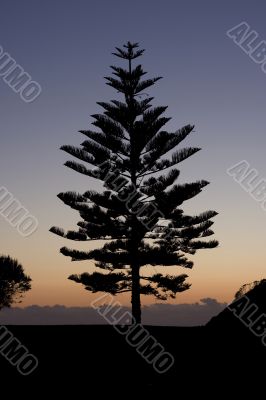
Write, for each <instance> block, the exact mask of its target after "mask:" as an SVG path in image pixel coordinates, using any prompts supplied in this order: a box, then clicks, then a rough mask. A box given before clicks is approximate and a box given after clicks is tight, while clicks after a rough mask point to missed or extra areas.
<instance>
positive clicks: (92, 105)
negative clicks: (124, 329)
mask: <svg viewBox="0 0 266 400" xmlns="http://www.w3.org/2000/svg"><path fill="white" fill-rule="evenodd" d="M265 13H266V4H265V3H264V2H262V1H259V0H255V1H240V0H237V1H224V2H221V1H214V0H209V1H207V0H201V1H196V0H193V1H192V0H182V1H181V0H178V1H174V0H173V1H170V0H165V1H163V2H154V1H140V0H134V1H127V0H123V1H122V0H113V1H112V2H109V1H106V0H105V1H104V0H100V1H89V0H87V1H85V0H84V1H82V0H77V1H70V0H68V1H63V0H57V1H52V0H46V1H41V0H34V1H33V0H25V1H23V2H21V1H19V0H2V1H1V24H0V46H1V47H2V48H3V49H4V51H5V52H8V53H9V54H10V56H11V57H13V59H15V61H16V63H17V64H19V65H21V66H22V67H23V68H24V70H25V71H26V72H27V73H28V74H29V75H30V76H31V77H32V79H33V80H34V81H36V82H38V83H39V84H40V85H41V87H42V92H41V94H40V96H39V97H38V98H37V99H36V100H35V101H34V102H32V103H25V102H23V101H22V99H21V98H20V96H19V94H17V93H15V92H14V91H13V90H12V89H11V88H10V87H9V86H8V85H7V84H6V83H5V82H4V81H3V79H2V78H1V76H0V101H1V118H0V132H1V157H0V171H1V179H0V187H1V186H4V187H6V188H7V189H8V190H9V191H10V192H11V193H12V194H13V196H14V197H15V198H17V199H18V200H19V201H20V202H21V203H22V205H23V206H24V207H25V208H27V209H28V210H29V212H30V213H31V214H32V215H34V216H35V217H36V218H37V220H38V222H39V225H38V229H37V231H36V232H35V233H33V234H32V235H31V236H29V237H27V238H25V237H22V236H20V234H19V233H18V232H17V230H16V229H14V228H13V227H12V226H10V224H9V223H8V222H7V221H6V220H5V219H4V218H3V217H2V216H1V215H0V234H1V249H0V253H2V254H5V255H8V254H9V255H10V256H12V257H14V258H17V259H18V260H19V261H20V263H21V264H22V265H23V266H24V268H25V271H26V272H27V273H28V274H29V275H30V276H31V278H32V280H33V284H32V290H31V291H30V292H29V293H28V294H26V296H25V299H24V300H23V302H22V304H21V305H22V306H27V305H31V304H37V305H54V304H62V305H67V306H89V305H90V302H91V300H92V299H93V298H95V295H94V296H92V295H91V294H89V293H88V292H86V291H85V290H84V289H83V287H82V286H81V285H78V284H75V283H74V282H71V281H69V280H67V277H68V276H69V275H70V274H72V273H81V272H85V271H89V267H90V266H92V265H93V264H92V263H90V262H89V263H88V262H75V263H73V262H71V261H70V259H68V258H67V257H64V256H63V255H61V254H60V253H59V249H60V247H62V246H69V247H73V248H77V249H86V248H87V249H90V248H92V246H95V242H93V244H90V243H89V244H87V243H85V244H84V243H82V242H80V243H76V242H71V241H68V240H67V239H63V238H60V237H57V236H55V235H53V234H51V233H49V228H50V227H51V226H53V225H56V226H60V227H62V228H65V229H73V228H75V223H76V222H77V221H78V220H79V218H78V213H77V212H75V211H74V210H71V209H70V208H69V207H67V206H65V205H64V204H63V203H62V202H61V201H60V200H59V199H58V198H57V197H56V195H57V194H58V193H59V192H62V191H68V190H75V191H78V192H84V191H86V190H88V189H90V188H93V187H95V181H94V180H93V179H90V178H87V177H85V176H83V175H80V174H78V173H76V172H74V171H72V170H70V169H68V168H66V167H64V166H63V164H64V162H65V161H66V160H68V159H71V157H70V156H69V157H68V156H67V155H66V154H65V153H63V152H62V151H60V150H59V147H60V146H61V145H63V144H72V145H76V146H78V145H79V144H80V143H81V141H82V140H83V139H82V136H81V135H80V134H78V130H80V129H89V127H90V123H91V122H92V118H91V117H90V115H91V114H95V113H97V112H99V111H100V110H101V109H100V107H99V106H98V105H97V104H96V102H97V101H109V100H110V99H113V98H118V95H117V93H116V92H115V91H114V90H113V89H112V88H110V87H108V86H106V85H105V81H104V79H103V77H104V76H106V75H109V74H110V69H109V66H110V65H112V64H119V60H118V59H116V58H115V57H114V56H113V55H112V54H111V53H112V51H114V48H115V46H121V45H123V44H124V43H125V42H126V41H128V40H130V41H132V42H139V43H140V46H141V47H143V48H145V49H146V52H145V53H144V56H143V57H142V58H141V59H140V62H141V63H142V65H143V67H144V70H145V71H148V74H149V76H150V77H154V76H158V75H159V76H163V77H164V79H162V80H161V81H159V82H158V83H157V84H156V85H155V86H153V87H152V88H149V89H148V91H149V94H150V95H151V96H154V97H155V100H154V102H153V104H154V105H168V106H169V107H168V110H167V116H170V117H172V120H171V121H170V122H169V123H168V125H167V126H166V129H167V130H169V131H173V130H176V129H178V128H180V127H182V126H183V125H185V124H188V123H190V124H195V133H194V134H191V135H190V137H189V138H188V139H187V140H186V142H185V143H184V145H186V146H187V145H191V146H196V147H201V148H202V151H200V152H198V153H197V154H196V155H194V156H193V157H191V158H189V159H187V160H186V161H184V162H183V163H182V164H180V166H179V168H180V171H181V182H190V181H194V180H198V179H206V180H208V181H210V182H211V184H210V185H209V186H207V187H206V188H205V189H204V191H203V192H202V193H201V194H200V195H198V196H197V197H195V198H194V199H192V200H190V201H188V202H187V203H186V204H185V205H184V207H183V208H184V210H185V211H186V212H188V213H190V214H197V213H199V212H202V211H205V210H209V209H210V210H216V211H217V212H219V215H218V216H217V217H216V218H215V219H214V221H215V224H214V226H213V229H214V231H215V239H218V240H219V241H220V246H219V248H217V249H213V250H201V251H199V252H198V253H197V254H196V255H195V256H192V259H193V261H194V262H195V265H194V268H193V269H192V270H184V269H182V268H181V267H176V268H171V269H169V268H168V269H167V271H170V272H171V273H174V272H176V273H178V274H180V273H187V274H188V275H189V279H188V281H189V282H190V283H191V284H192V287H191V289H190V290H188V291H186V292H184V293H182V294H179V295H177V298H176V299H175V300H171V302H172V303H175V304H179V303H194V302H197V301H199V300H200V299H202V298H207V297H211V298H215V299H217V300H218V301H219V302H229V301H230V300H232V298H233V295H234V293H235V292H236V291H237V290H238V289H239V287H240V286H241V285H242V284H244V283H248V282H251V281H254V280H258V279H261V278H263V277H265V275H266V273H265V270H266V264H265V258H266V246H265V242H266V211H264V210H263V209H262V208H261V206H260V204H259V202H257V201H255V200H254V199H253V198H252V197H251V195H250V194H249V193H248V192H247V191H245V190H244V189H243V188H242V187H241V186H240V185H239V184H238V183H237V182H235V181H234V179H233V178H232V177H230V176H229V175H228V174H227V172H226V171H227V169H228V168H230V167H231V166H233V165H235V164H237V163H238V162H240V161H241V160H246V161H247V162H248V163H249V164H250V167H251V168H254V169H256V170H257V171H258V179H266V151H265V149H266V134H265V130H266V113H265V110H266V74H265V73H264V72H263V71H262V69H261V67H260V65H259V64H258V63H255V62H254V61H253V60H252V59H251V58H250V57H249V56H248V54H246V53H245V52H244V51H243V50H242V49H241V48H240V47H239V46H237V45H236V44H235V43H234V41H233V40H232V39H230V38H229V37H228V35H227V34H226V32H227V31H228V30H229V29H231V28H233V27H234V26H236V25H238V24H240V23H241V22H243V21H245V22H246V23H247V24H248V25H249V26H250V27H251V29H252V30H254V31H256V32H257V33H258V35H259V39H260V40H261V41H263V40H266V27H265ZM0 59H1V56H0ZM0 66H1V64H0ZM0 72H1V70H0ZM213 238H214V237H213ZM100 245H101V243H100V242H99V243H98V246H100ZM118 299H119V300H120V301H121V302H122V303H123V304H125V305H128V304H129V298H128V296H126V295H123V296H122V295H121V296H120V297H118ZM142 301H143V303H144V304H150V303H154V302H155V300H154V299H153V298H152V297H147V298H143V299H142Z"/></svg>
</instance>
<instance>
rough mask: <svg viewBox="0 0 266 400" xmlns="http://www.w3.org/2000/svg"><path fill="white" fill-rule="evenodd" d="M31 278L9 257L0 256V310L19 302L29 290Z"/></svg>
mask: <svg viewBox="0 0 266 400" xmlns="http://www.w3.org/2000/svg"><path fill="white" fill-rule="evenodd" d="M30 282H31V278H30V277H29V276H27V275H25V273H24V270H23V267H22V266H21V265H20V264H19V263H18V261H17V260H14V259H12V258H11V257H9V256H0V309H1V308H3V307H10V306H11V305H12V304H13V303H16V302H19V301H20V300H21V298H22V297H23V294H24V293H25V292H27V291H28V290H30V289H31V284H30Z"/></svg>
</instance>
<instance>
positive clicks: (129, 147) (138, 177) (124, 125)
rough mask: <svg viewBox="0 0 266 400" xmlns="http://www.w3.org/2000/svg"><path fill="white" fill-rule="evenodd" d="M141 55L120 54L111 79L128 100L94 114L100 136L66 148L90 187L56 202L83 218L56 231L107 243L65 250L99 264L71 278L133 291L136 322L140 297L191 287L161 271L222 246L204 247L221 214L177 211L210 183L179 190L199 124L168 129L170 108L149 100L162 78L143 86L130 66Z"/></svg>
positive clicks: (132, 50) (94, 287)
mask: <svg viewBox="0 0 266 400" xmlns="http://www.w3.org/2000/svg"><path fill="white" fill-rule="evenodd" d="M143 52H144V50H139V49H138V44H137V43H134V44H132V43H130V42H128V43H127V44H126V45H124V46H123V48H122V49H120V48H116V52H115V53H113V54H114V55H115V56H117V57H119V58H120V59H122V60H124V61H126V62H127V68H126V69H124V68H122V67H117V66H111V69H112V71H113V76H112V77H106V78H105V79H106V80H107V85H109V86H111V87H112V88H114V89H115V91H116V92H118V93H119V95H120V96H121V97H122V98H121V99H120V100H111V101H110V102H98V103H97V104H98V105H100V106H101V108H102V109H103V113H98V114H94V115H92V118H93V119H94V121H93V122H92V125H93V126H94V127H95V128H97V130H81V131H80V133H81V134H82V135H83V136H85V137H86V140H84V141H83V142H82V144H81V145H80V146H79V147H75V146H71V145H65V146H62V147H61V149H62V150H64V151H65V152H67V153H68V154H70V155H71V156H73V157H75V158H76V159H78V160H79V161H82V162H79V161H78V162H77V161H67V162H66V163H65V165H66V166H67V167H69V168H71V169H73V170H75V171H77V172H79V173H81V174H83V175H87V176H88V177H90V178H91V184H90V185H91V187H90V188H89V190H87V191H85V192H84V193H82V194H79V193H76V192H66V193H60V194H59V195H58V197H59V199H60V200H62V201H63V202H64V203H65V204H66V205H68V206H70V207H71V208H73V209H75V210H77V211H78V212H79V214H80V217H81V220H80V222H78V224H77V225H78V230H76V231H67V232H65V231H64V230H63V229H61V228H58V227H52V228H51V232H53V233H55V234H57V235H59V236H62V237H65V238H67V239H70V240H73V241H84V242H85V241H92V240H104V241H105V244H104V245H103V247H102V248H100V249H95V250H91V251H87V252H86V251H78V250H74V249H69V248H67V247H63V248H62V249H61V253H62V254H64V255H65V256H69V257H71V258H72V260H73V261H78V260H94V261H95V266H96V268H97V269H96V270H95V271H94V272H92V273H87V272H85V273H83V274H81V275H71V276H70V277H69V279H71V280H73V281H75V282H78V283H82V284H83V285H85V288H86V289H87V290H89V291H92V292H94V293H95V292H98V291H102V292H109V293H112V294H117V293H123V292H131V293H132V310H133V316H134V317H135V318H136V319H137V320H138V321H140V294H143V295H154V296H155V297H157V298H159V299H161V300H166V299H167V298H168V297H169V296H170V297H172V298H174V297H175V296H176V293H178V292H182V291H184V290H186V289H188V288H189V286H190V285H189V284H188V283H186V282H185V280H186V278H187V275H186V274H181V275H178V276H175V275H169V274H164V273H163V267H165V266H175V267H178V266H181V267H185V268H192V266H193V262H192V261H190V260H189V259H188V258H187V257H186V254H195V253H196V251H197V250H198V249H208V248H209V249H210V248H214V247H216V246H217V245H218V242H217V241H216V240H211V241H206V240H204V239H205V238H206V237H208V236H210V235H212V234H213V231H212V230H211V229H210V227H211V225H212V224H213V222H212V221H211V218H212V217H214V216H216V214H217V213H216V212H215V211H206V212H203V213H201V214H200V215H197V216H189V215H185V214H184V213H183V211H182V210H181V209H180V208H179V207H180V206H181V205H182V204H183V203H184V202H185V201H186V200H189V199H191V198H193V197H194V196H196V195H197V194H199V193H200V192H201V191H202V189H203V188H204V187H205V186H206V185H207V184H208V182H207V181H205V180H198V181H196V182H192V183H185V184H180V183H179V184H178V183H176V181H177V180H178V178H179V175H180V171H179V169H177V166H178V164H179V163H181V162H182V161H183V160H185V159H187V158H188V157H190V156H192V155H193V154H195V153H197V152H198V151H199V150H200V149H199V148H197V147H184V148H181V149H177V147H178V146H179V145H180V143H181V142H182V141H183V140H184V139H185V138H186V137H187V136H188V135H189V134H190V133H191V132H193V129H194V126H193V125H186V126H184V127H182V128H181V129H179V130H177V131H175V132H168V131H166V130H164V129H162V128H163V127H164V125H165V124H166V123H167V122H168V121H169V120H170V118H168V117H166V116H164V113H165V111H166V109H167V107H165V106H163V107H152V105H151V102H152V100H153V98H152V97H148V95H147V94H146V90H147V88H149V87H150V86H152V85H153V84H154V83H155V82H157V81H158V80H159V79H160V77H156V78H152V79H143V77H144V75H145V74H146V72H144V71H143V69H142V66H141V65H136V66H135V67H134V66H133V65H132V64H133V60H135V59H137V58H138V57H140V56H141V55H142V54H143ZM86 164H88V165H86ZM95 179H97V180H100V181H102V182H103V185H104V190H103V191H102V192H97V191H96V190H94V189H93V186H94V182H95ZM148 265H153V266H158V267H160V272H157V273H155V274H153V275H150V274H143V273H141V274H140V269H142V267H144V266H148ZM100 271H101V272H100Z"/></svg>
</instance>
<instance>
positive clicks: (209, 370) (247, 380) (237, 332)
mask: <svg viewBox="0 0 266 400" xmlns="http://www.w3.org/2000/svg"><path fill="white" fill-rule="evenodd" d="M218 322H219V321H218ZM238 322H239V321H237V323H236V324H235V325H234V324H233V325H232V324H231V325H230V329H228V326H227V327H225V326H223V327H221V326H219V323H215V324H210V325H207V326H205V327H195V328H177V327H151V326H149V327H146V328H147V329H148V330H149V332H150V333H151V334H152V335H153V336H154V337H155V338H156V339H157V340H158V341H159V342H160V343H161V344H162V345H163V346H164V347H165V350H166V351H169V352H170V353H171V354H173V356H174V357H175V364H174V365H173V367H172V368H171V369H170V370H169V371H168V372H167V373H165V374H158V373H157V372H156V371H154V370H153V368H152V367H151V366H150V365H148V364H147V363H146V361H145V360H143V359H142V358H141V356H140V355H139V354H138V353H137V352H136V350H135V349H134V348H131V347H130V346H129V344H128V343H127V342H126V341H125V337H123V336H121V335H120V334H119V333H117V332H116V331H115V329H114V328H113V327H112V326H93V325H91V326H89V325H87V326H9V327H8V329H9V330H10V331H11V332H12V333H13V334H14V336H16V337H17V338H18V339H19V340H20V341H21V342H22V344H24V345H25V346H26V347H27V348H28V349H29V351H30V352H31V353H33V354H34V355H36V356H37V358H38V360H39V367H38V368H37V369H36V370H35V371H34V372H33V373H32V374H31V375H29V376H21V375H20V374H19V373H18V371H17V370H16V368H15V367H13V366H12V365H10V364H9V362H8V361H7V360H6V359H4V358H3V356H0V373H1V375H0V376H1V385H0V388H1V390H2V391H3V392H4V393H5V394H6V395H5V397H9V396H8V393H10V394H14V393H15V392H14V391H16V390H18V391H19V392H20V393H21V394H23V395H25V394H26V396H25V397H31V395H34V396H33V397H34V398H39V396H38V392H39V393H40V394H42V396H44V397H41V398H46V397H49V398H52V399H53V398H54V397H58V396H60V398H61V397H62V396H65V395H66V394H70V393H74V394H75V397H76V396H79V395H82V397H84V398H85V397H86V398H88V399H89V398H99V399H101V398H102V397H106V395H107V394H108V395H109V396H110V398H112V399H113V398H115V399H119V398H127V396H129V398H130V396H131V395H133V394H134V395H135V394H137V395H139V397H140V398H143V396H145V395H147V394H150V395H152V396H153V398H162V397H163V396H168V397H169V394H170V393H171V394H172V397H173V398H174V399H177V398H179V397H180V396H182V397H184V396H186V397H191V396H192V395H193V393H197V396H196V397H197V398H198V397H199V398H206V397H208V398H214V399H216V398H224V396H225V395H226V397H231V396H229V394H230V393H231V394H232V393H233V390H234V391H235V393H238V395H239V396H240V393H246V390H248V389H252V393H253V395H254V393H255V391H257V390H259V389H261V388H263V390H264V386H265V384H264V382H265V367H264V365H265V355H266V353H265V347H264V346H263V345H262V344H261V341H260V339H259V338H257V337H254V335H252V334H251V333H250V331H249V330H248V329H247V328H246V327H244V326H243V325H241V324H239V323H238ZM259 361H260V362H261V364H259ZM35 387H37V389H35ZM222 393H224V395H223V396H222V397H220V395H222ZM56 394H57V395H56ZM109 396H107V397H109ZM12 397H13V396H12ZM23 397H24V396H23ZM107 397H106V398H107ZM193 397H194V396H193ZM260 397H261V396H260ZM263 397H265V396H263ZM2 398H3V397H2ZM237 398H239V397H238V396H237Z"/></svg>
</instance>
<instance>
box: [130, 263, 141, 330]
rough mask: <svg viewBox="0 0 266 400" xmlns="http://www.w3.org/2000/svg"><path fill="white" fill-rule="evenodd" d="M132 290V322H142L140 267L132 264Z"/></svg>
mask: <svg viewBox="0 0 266 400" xmlns="http://www.w3.org/2000/svg"><path fill="white" fill-rule="evenodd" d="M131 268H132V292H131V304H132V324H135V323H141V303H140V277H139V269H140V267H139V266H138V265H137V264H136V265H132V267H131Z"/></svg>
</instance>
